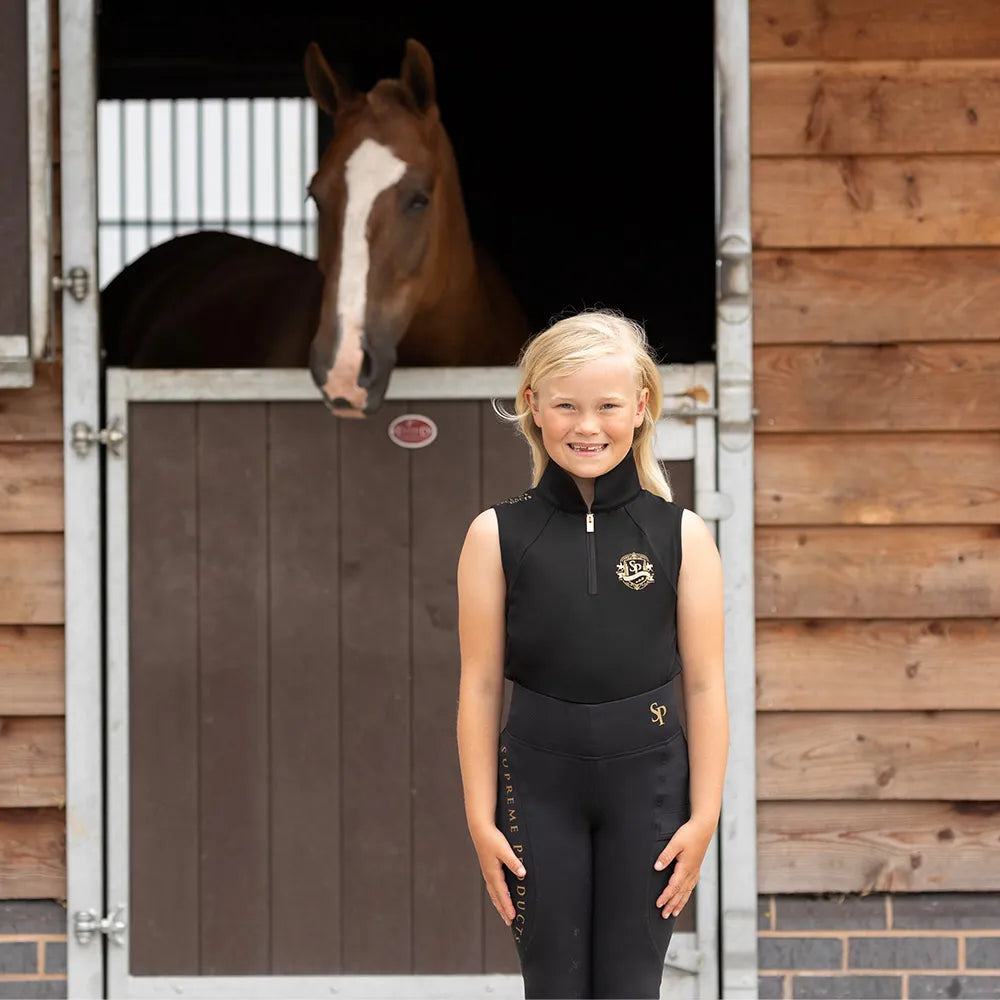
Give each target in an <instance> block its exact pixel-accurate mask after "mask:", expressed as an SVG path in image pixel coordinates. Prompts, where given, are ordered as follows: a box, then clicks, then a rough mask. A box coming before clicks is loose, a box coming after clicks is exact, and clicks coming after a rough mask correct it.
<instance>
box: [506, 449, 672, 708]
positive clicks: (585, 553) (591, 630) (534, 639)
mask: <svg viewBox="0 0 1000 1000" xmlns="http://www.w3.org/2000/svg"><path fill="white" fill-rule="evenodd" d="M493 509H494V510H495V511H496V515H497V524H498V526H499V531H500V554H501V559H502V561H503V571H504V576H505V578H506V581H507V602H506V617H507V644H506V654H505V659H504V676H506V677H508V678H510V679H511V680H514V681H516V682H517V683H518V684H522V685H524V687H527V688H531V689H532V690H533V691H538V692H540V693H541V694H546V695H550V696H551V697H554V698H561V699H563V700H564V701H574V702H587V703H594V702H602V701H613V700H615V699H617V698H627V697H629V696H630V695H634V694H639V693H640V692H643V691H648V690H650V689H651V688H655V687H658V686H659V685H661V684H664V683H666V682H667V681H668V680H670V679H671V678H673V677H674V676H676V675H677V674H678V673H679V672H680V669H681V660H680V653H679V652H678V648H677V577H678V573H679V571H680V564H681V516H682V514H683V513H684V508H683V507H681V506H680V505H678V504H675V503H672V502H670V501H668V500H664V499H663V498H662V497H659V496H657V495H656V494H655V493H650V492H649V491H648V490H644V489H642V487H641V486H640V485H639V474H638V471H637V470H636V466H635V457H634V455H633V453H632V451H631V449H629V452H628V454H627V455H626V456H625V457H624V458H623V459H622V461H621V462H619V463H618V465H616V466H615V467H614V468H613V469H610V470H609V471H608V472H606V473H604V474H603V475H601V476H598V477H597V479H596V480H595V483H594V502H593V504H592V505H591V509H590V511H589V512H588V510H587V505H586V503H585V502H584V500H583V497H582V496H581V495H580V490H579V489H578V487H577V485H576V483H575V482H574V481H573V479H572V477H571V476H570V474H569V473H568V472H566V470H565V469H563V468H562V466H560V465H559V464H557V463H556V462H553V461H551V460H550V461H549V463H548V465H547V466H546V467H545V471H544V473H543V474H542V478H541V480H540V481H539V483H538V485H537V486H536V487H534V488H533V489H530V490H528V491H527V492H525V493H522V494H521V495H520V496H516V497H511V498H510V499H509V500H502V501H500V503H497V504H494V505H493Z"/></svg>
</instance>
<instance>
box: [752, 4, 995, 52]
mask: <svg viewBox="0 0 1000 1000" xmlns="http://www.w3.org/2000/svg"><path fill="white" fill-rule="evenodd" d="M996 13H997V12H996V4H995V3H994V2H993V0H917V2H914V0H883V2H881V3H878V4H871V3H869V2H867V0H823V2H816V0H751V3H750V58H751V59H753V60H758V59H928V58H935V59H949V58H954V59H972V58H977V57H983V58H992V57H995V56H996V54H997V52H998V51H1000V23H998V22H997V16H996Z"/></svg>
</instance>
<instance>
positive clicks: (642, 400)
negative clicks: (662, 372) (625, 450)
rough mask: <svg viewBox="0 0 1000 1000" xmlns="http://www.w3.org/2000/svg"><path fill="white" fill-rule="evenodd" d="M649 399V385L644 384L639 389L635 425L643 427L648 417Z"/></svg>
mask: <svg viewBox="0 0 1000 1000" xmlns="http://www.w3.org/2000/svg"><path fill="white" fill-rule="evenodd" d="M648 401H649V386H648V385H644V386H643V387H642V388H641V389H640V390H639V402H638V403H637V404H636V408H635V426H636V427H641V426H642V422H643V420H645V419H646V403H647V402H648Z"/></svg>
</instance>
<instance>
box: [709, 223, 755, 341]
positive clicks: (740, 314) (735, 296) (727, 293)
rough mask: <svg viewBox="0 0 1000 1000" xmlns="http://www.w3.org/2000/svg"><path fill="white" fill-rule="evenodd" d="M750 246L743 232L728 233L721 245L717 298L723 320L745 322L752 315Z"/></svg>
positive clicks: (717, 265)
mask: <svg viewBox="0 0 1000 1000" xmlns="http://www.w3.org/2000/svg"><path fill="white" fill-rule="evenodd" d="M750 263H751V255H750V247H749V246H748V245H747V243H746V241H745V240H743V239H741V238H740V237H739V236H727V237H726V238H725V239H724V240H723V241H722V243H721V245H720V247H719V257H718V259H717V260H716V262H715V266H716V282H717V284H716V298H717V303H718V305H717V309H718V315H719V319H720V320H722V322H723V323H745V322H746V321H747V320H748V319H749V318H750V288H751V281H752V278H751V271H750Z"/></svg>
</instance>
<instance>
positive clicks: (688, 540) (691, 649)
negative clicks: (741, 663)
mask: <svg viewBox="0 0 1000 1000" xmlns="http://www.w3.org/2000/svg"><path fill="white" fill-rule="evenodd" d="M681 544H682V548H683V556H682V559H681V569H680V577H679V579H678V583H677V642H678V649H679V651H680V654H681V662H682V665H683V669H682V673H681V679H682V683H683V686H684V718H685V723H686V726H685V728H686V731H687V738H688V757H689V761H690V771H691V819H692V820H693V821H694V822H696V823H699V824H703V825H704V826H705V827H706V829H708V830H710V831H711V830H714V829H715V827H716V825H717V824H718V821H719V813H720V810H721V807H722V784H723V778H724V776H725V771H726V761H727V758H728V755H729V716H728V712H727V709H726V681H725V671H724V663H723V647H724V641H723V640H724V626H723V579H722V559H721V558H720V556H719V550H718V548H717V547H716V545H715V539H714V538H713V537H712V533H711V532H710V531H709V530H708V526H707V525H706V524H705V522H704V521H703V520H702V519H701V518H700V517H699V516H698V515H697V514H696V513H695V512H694V511H692V510H685V511H684V515H683V520H682V522H681Z"/></svg>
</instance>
